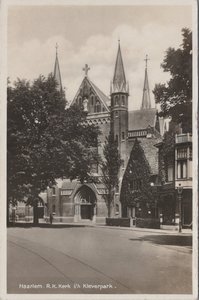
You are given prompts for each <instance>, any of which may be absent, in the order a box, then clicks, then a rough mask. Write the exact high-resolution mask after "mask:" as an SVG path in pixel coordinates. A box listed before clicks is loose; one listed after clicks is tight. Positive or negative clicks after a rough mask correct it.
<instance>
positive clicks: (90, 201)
mask: <svg viewBox="0 0 199 300" xmlns="http://www.w3.org/2000/svg"><path fill="white" fill-rule="evenodd" d="M75 203H76V206H77V204H78V209H77V210H75V214H76V215H75V216H76V217H77V220H78V221H81V220H93V216H94V211H95V206H96V196H95V193H94V192H93V190H92V189H91V188H90V187H88V186H87V185H83V186H82V187H81V188H80V189H79V190H78V192H77V194H76V195H75Z"/></svg>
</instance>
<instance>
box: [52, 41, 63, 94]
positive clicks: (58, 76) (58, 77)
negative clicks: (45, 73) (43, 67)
mask: <svg viewBox="0 0 199 300" xmlns="http://www.w3.org/2000/svg"><path fill="white" fill-rule="evenodd" d="M54 78H55V80H56V82H57V89H58V90H59V91H60V92H62V81H61V72H60V68H59V60H58V45H57V44H56V58H55V66H54Z"/></svg>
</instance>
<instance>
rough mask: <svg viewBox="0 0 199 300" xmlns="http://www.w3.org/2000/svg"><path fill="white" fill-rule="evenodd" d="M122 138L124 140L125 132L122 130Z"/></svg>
mask: <svg viewBox="0 0 199 300" xmlns="http://www.w3.org/2000/svg"><path fill="white" fill-rule="evenodd" d="M122 140H125V133H124V131H122Z"/></svg>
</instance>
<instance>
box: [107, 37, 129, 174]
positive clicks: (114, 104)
mask: <svg viewBox="0 0 199 300" xmlns="http://www.w3.org/2000/svg"><path fill="white" fill-rule="evenodd" d="M110 94H111V130H112V132H113V134H114V137H115V139H116V141H117V143H118V149H119V153H120V156H121V159H122V169H125V168H126V165H127V152H128V151H127V140H128V96H129V87H128V83H127V81H126V77H125V72H124V65H123V60H122V54H121V47H120V41H119V43H118V52H117V58H116V63H115V70H114V75H113V81H112V82H111V91H110ZM121 175H122V174H120V176H121Z"/></svg>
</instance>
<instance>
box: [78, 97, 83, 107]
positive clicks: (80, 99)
mask: <svg viewBox="0 0 199 300" xmlns="http://www.w3.org/2000/svg"><path fill="white" fill-rule="evenodd" d="M78 101H79V106H81V105H82V97H81V96H79V97H78Z"/></svg>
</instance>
